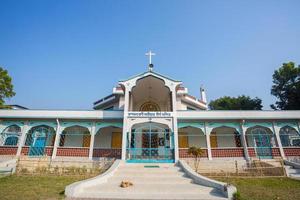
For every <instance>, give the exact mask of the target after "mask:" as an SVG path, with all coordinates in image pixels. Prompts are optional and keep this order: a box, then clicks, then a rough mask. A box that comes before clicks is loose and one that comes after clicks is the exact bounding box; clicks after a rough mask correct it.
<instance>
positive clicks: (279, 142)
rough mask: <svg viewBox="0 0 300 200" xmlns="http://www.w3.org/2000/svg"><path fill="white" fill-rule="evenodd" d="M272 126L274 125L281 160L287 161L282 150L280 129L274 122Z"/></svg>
mask: <svg viewBox="0 0 300 200" xmlns="http://www.w3.org/2000/svg"><path fill="white" fill-rule="evenodd" d="M272 125H273V132H274V134H275V137H276V141H277V144H278V147H279V151H280V155H281V158H282V159H286V157H285V154H284V151H283V148H282V144H281V140H280V136H279V131H280V127H278V126H276V125H275V123H274V122H273V123H272Z"/></svg>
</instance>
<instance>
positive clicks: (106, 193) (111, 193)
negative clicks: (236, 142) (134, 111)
mask: <svg viewBox="0 0 300 200" xmlns="http://www.w3.org/2000/svg"><path fill="white" fill-rule="evenodd" d="M122 181H130V182H131V183H133V186H130V187H127V188H121V187H120V184H121V182H122ZM69 199H74V198H69ZM76 199H77V198H76ZM78 199H144V200H145V199H147V200H150V199H151V200H152V199H153V200H154V199H177V200H179V199H185V200H187V199H190V200H192V199H193V200H194V199H197V200H200V199H202V200H221V199H227V198H225V197H224V196H223V193H222V192H220V191H219V190H217V189H214V188H212V187H206V186H203V185H199V184H195V183H193V181H192V179H190V178H188V177H187V176H186V174H185V173H184V172H183V171H182V170H181V168H180V167H178V166H175V165H174V164H129V163H122V164H120V166H119V168H118V169H117V171H116V172H115V173H114V174H113V176H111V177H110V178H108V180H107V182H106V183H102V184H97V185H93V186H90V187H87V188H85V189H84V190H83V191H82V192H81V193H80V194H79V196H78Z"/></svg>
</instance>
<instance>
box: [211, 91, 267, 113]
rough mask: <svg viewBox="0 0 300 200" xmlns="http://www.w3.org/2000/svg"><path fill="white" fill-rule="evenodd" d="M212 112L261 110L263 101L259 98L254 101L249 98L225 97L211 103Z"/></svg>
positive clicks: (243, 96)
mask: <svg viewBox="0 0 300 200" xmlns="http://www.w3.org/2000/svg"><path fill="white" fill-rule="evenodd" d="M209 107H210V109H212V110H261V109H262V107H263V106H262V100H261V99H259V98H258V97H255V98H254V99H252V98H250V97H249V96H245V95H242V96H238V97H229V96H224V97H221V98H219V99H216V100H213V101H211V102H210V103H209Z"/></svg>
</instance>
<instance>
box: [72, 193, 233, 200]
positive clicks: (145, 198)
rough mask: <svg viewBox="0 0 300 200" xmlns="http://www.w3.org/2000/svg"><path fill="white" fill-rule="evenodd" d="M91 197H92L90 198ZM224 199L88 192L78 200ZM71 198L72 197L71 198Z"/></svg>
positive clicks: (194, 195)
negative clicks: (87, 196)
mask: <svg viewBox="0 0 300 200" xmlns="http://www.w3.org/2000/svg"><path fill="white" fill-rule="evenodd" d="M91 198H92V199H91ZM85 199H86V200H96V199H97V200H100V199H102V200H121V199H122V200H131V199H141V200H161V199H166V200H225V199H227V198H225V197H222V196H220V195H219V194H194V193H190V194H180V195H178V194H139V195H136V194H118V193H111V194H101V195H98V194H90V195H89V198H80V200H85ZM72 200H73V199H72Z"/></svg>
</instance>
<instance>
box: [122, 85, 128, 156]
mask: <svg viewBox="0 0 300 200" xmlns="http://www.w3.org/2000/svg"><path fill="white" fill-rule="evenodd" d="M128 107H129V87H126V88H125V99H124V119H123V135H122V160H126V142H127V116H128Z"/></svg>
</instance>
